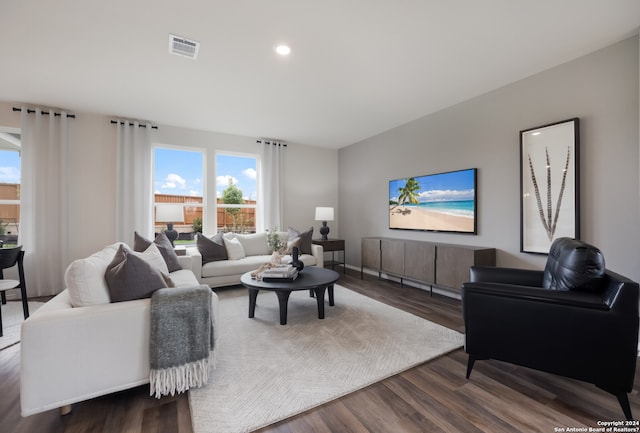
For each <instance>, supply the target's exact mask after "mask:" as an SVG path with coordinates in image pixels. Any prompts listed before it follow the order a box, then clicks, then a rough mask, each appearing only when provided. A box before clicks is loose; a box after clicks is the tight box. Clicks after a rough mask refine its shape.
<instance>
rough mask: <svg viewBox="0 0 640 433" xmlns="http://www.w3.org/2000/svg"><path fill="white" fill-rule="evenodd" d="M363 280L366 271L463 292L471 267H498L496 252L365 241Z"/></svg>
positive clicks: (379, 239) (388, 240)
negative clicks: (461, 289)
mask: <svg viewBox="0 0 640 433" xmlns="http://www.w3.org/2000/svg"><path fill="white" fill-rule="evenodd" d="M361 254H362V257H361V263H362V264H361V266H360V277H361V278H362V277H363V276H364V269H365V268H367V269H371V270H375V271H377V272H378V276H380V275H381V274H382V273H385V274H388V275H390V276H394V277H397V278H400V284H403V280H409V281H414V282H417V283H422V284H428V285H429V286H430V287H431V290H432V292H433V286H434V285H435V286H437V287H442V288H444V289H447V290H450V291H452V292H455V293H460V287H461V286H462V283H464V282H466V281H469V267H471V266H475V265H477V266H495V265H496V249H495V248H484V247H475V246H468V245H453V244H441V243H437V242H423V241H415V240H408V239H394V238H386V237H367V238H362V246H361Z"/></svg>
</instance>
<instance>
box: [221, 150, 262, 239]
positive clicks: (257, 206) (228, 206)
mask: <svg viewBox="0 0 640 433" xmlns="http://www.w3.org/2000/svg"><path fill="white" fill-rule="evenodd" d="M219 155H223V156H231V157H238V158H250V159H254V160H255V162H256V198H255V203H254V204H225V203H218V198H219V197H218V156H219ZM213 161H214V164H215V167H214V173H215V176H214V178H215V179H214V182H215V191H216V194H215V198H216V200H215V215H216V233H217V232H219V231H221V230H219V227H220V224H219V223H218V209H236V208H240V209H254V215H255V217H254V229H255V232H256V233H257V232H258V230H259V228H260V227H261V226H262V224H261V223H259V222H258V218H259V215H260V212H259V209H260V203H259V198H260V155H259V154H258V153H250V152H236V151H230V150H224V149H216V151H215V154H214V158H213Z"/></svg>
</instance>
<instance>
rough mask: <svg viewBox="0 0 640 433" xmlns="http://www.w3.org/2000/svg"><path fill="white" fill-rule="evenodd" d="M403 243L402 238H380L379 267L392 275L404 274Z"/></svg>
mask: <svg viewBox="0 0 640 433" xmlns="http://www.w3.org/2000/svg"><path fill="white" fill-rule="evenodd" d="M404 244H405V242H404V241H403V240H397V239H382V241H381V249H382V263H381V269H382V270H383V271H385V272H389V273H391V274H394V275H399V276H401V275H404Z"/></svg>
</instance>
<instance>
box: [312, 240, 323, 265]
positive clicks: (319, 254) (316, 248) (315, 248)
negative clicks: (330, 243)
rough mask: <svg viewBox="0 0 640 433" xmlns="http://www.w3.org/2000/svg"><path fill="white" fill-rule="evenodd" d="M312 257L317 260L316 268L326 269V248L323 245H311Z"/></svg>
mask: <svg viewBox="0 0 640 433" xmlns="http://www.w3.org/2000/svg"><path fill="white" fill-rule="evenodd" d="M311 255H312V256H313V257H315V258H316V266H317V267H319V268H324V248H322V245H316V244H311Z"/></svg>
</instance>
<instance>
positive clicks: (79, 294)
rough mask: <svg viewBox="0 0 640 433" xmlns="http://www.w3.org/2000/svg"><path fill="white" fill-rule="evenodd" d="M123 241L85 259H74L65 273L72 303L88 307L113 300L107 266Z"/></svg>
mask: <svg viewBox="0 0 640 433" xmlns="http://www.w3.org/2000/svg"><path fill="white" fill-rule="evenodd" d="M120 244H121V242H118V243H116V244H113V245H109V246H108V247H105V248H104V249H102V250H101V251H98V252H97V253H95V254H92V255H90V256H89V257H86V258H84V259H78V260H75V261H73V262H72V263H71V264H70V265H69V267H68V268H67V271H66V272H65V274H64V282H65V285H66V286H67V289H68V290H69V297H70V298H71V305H73V306H74V307H86V306H89V305H99V304H108V303H110V302H111V297H110V296H109V288H108V287H107V281H106V280H105V278H104V273H105V271H106V270H107V266H109V263H111V260H113V257H114V256H115V254H116V251H118V248H119V247H120Z"/></svg>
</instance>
